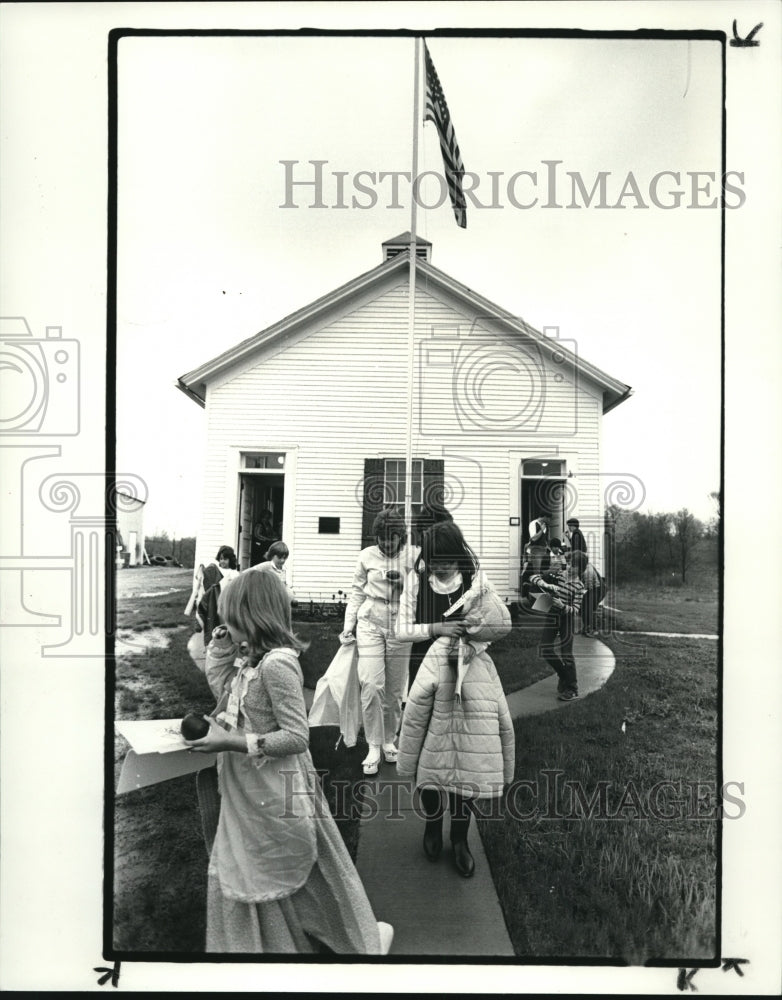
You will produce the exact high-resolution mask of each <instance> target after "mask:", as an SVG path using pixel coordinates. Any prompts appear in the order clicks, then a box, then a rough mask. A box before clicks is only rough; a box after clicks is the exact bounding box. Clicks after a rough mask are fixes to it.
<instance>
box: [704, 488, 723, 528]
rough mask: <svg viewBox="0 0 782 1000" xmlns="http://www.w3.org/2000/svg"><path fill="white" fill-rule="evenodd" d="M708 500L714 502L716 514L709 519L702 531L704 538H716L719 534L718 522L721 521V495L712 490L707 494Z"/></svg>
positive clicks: (717, 491)
mask: <svg viewBox="0 0 782 1000" xmlns="http://www.w3.org/2000/svg"><path fill="white" fill-rule="evenodd" d="M709 499H710V500H713V501H714V506H715V507H716V512H715V514H714V517H711V518H709V520H708V522H707V524H706V528H705V531H704V537H705V538H717V536H718V535H719V533H720V522H721V521H722V493H721V492H720V491H719V490H714V491H713V492H711V493H709Z"/></svg>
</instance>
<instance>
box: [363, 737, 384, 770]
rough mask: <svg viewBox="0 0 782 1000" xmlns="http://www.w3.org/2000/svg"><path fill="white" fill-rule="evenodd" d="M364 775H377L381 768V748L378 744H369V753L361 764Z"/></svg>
mask: <svg viewBox="0 0 782 1000" xmlns="http://www.w3.org/2000/svg"><path fill="white" fill-rule="evenodd" d="M361 766H362V767H363V768H364V774H377V771H378V768H379V767H380V747H379V746H378V744H377V743H370V744H369V753H368V754H367V755H366V757H365V758H364V759H363V761H362V762H361Z"/></svg>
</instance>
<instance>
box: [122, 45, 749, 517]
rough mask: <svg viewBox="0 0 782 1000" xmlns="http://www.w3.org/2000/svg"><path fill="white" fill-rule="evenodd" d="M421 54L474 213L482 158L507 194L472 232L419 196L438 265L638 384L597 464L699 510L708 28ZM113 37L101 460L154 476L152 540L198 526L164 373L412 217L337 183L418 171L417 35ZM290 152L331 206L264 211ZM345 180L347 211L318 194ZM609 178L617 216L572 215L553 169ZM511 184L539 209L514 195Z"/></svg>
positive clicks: (704, 423)
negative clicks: (111, 377)
mask: <svg viewBox="0 0 782 1000" xmlns="http://www.w3.org/2000/svg"><path fill="white" fill-rule="evenodd" d="M429 48H430V52H431V55H432V58H433V60H434V62H435V65H436V67H437V70H438V73H439V76H440V80H441V83H442V85H443V89H444V91H445V95H446V98H447V101H448V104H449V108H450V111H451V115H452V119H453V122H454V125H455V129H456V134H457V137H458V141H459V144H460V147H461V151H462V156H463V160H464V164H465V167H466V169H467V170H468V171H472V172H474V173H475V174H477V175H478V177H479V187H478V189H477V190H476V197H477V198H478V200H479V201H480V202H481V203H482V204H486V205H488V204H491V202H492V197H491V183H492V182H491V178H490V172H494V173H495V174H499V175H500V176H499V177H498V180H497V185H498V187H497V195H496V197H495V198H494V202H495V203H497V204H499V205H501V206H502V207H499V208H489V207H486V208H477V207H474V206H472V205H471V204H469V203H468V224H467V229H466V230H461V229H459V228H458V227H457V226H456V224H455V221H454V218H453V215H452V212H451V209H450V206H449V204H448V203H446V204H444V205H442V206H441V207H433V208H431V209H429V210H421V209H419V213H418V227H417V228H418V232H419V234H421V235H422V236H424V237H425V238H427V239H428V240H430V241H431V242H432V243H433V257H432V262H433V263H434V264H435V265H436V266H437V267H439V268H441V269H442V270H444V271H446V272H447V273H449V274H451V275H453V276H454V277H455V278H457V279H458V280H459V281H461V282H463V283H465V284H467V285H468V286H470V287H471V288H473V289H475V290H476V291H478V292H479V293H481V294H483V295H485V296H486V297H488V298H489V299H491V300H493V301H495V302H496V303H498V304H499V305H501V306H503V307H504V308H506V309H508V310H510V311H511V312H513V313H514V314H516V315H518V316H521V317H523V318H524V319H525V320H526V321H527V322H529V323H531V324H532V325H533V326H535V327H537V328H538V329H542V328H543V327H544V326H546V327H550V326H555V327H559V330H560V335H561V336H562V337H563V338H565V339H566V340H572V341H575V343H576V345H577V350H578V353H579V354H580V355H581V356H583V357H584V358H586V359H587V360H588V361H590V362H592V363H593V364H595V365H597V366H599V367H600V368H602V369H603V370H604V371H606V372H608V373H609V374H610V375H612V376H614V377H615V378H617V379H620V380H621V381H623V382H626V383H628V384H629V385H631V386H632V387H633V390H634V395H633V397H632V398H631V399H630V400H629V401H627V402H625V403H624V404H622V405H621V406H620V407H619V408H617V409H616V410H614V411H613V412H611V413H610V414H608V415H607V416H606V418H605V421H604V437H603V455H602V464H603V470H604V471H605V472H607V473H613V474H617V475H621V474H631V475H634V476H637V477H638V478H639V479H640V480H642V482H643V484H644V488H645V491H646V501H645V506H644V509H647V510H648V509H653V510H675V509H678V508H679V507H682V506H687V507H689V508H690V509H691V510H692V511H693V512H694V513H695V514H696V515H697V516H699V517H701V518H704V519H706V518H708V517H710V516H711V515H712V513H713V504H712V503H711V501H710V500H709V493H710V491H712V490H716V489H717V488H718V486H719V459H720V456H719V423H720V212H719V209H718V208H717V207H716V199H717V196H718V193H719V176H720V171H721V159H720V157H721V131H720V129H721V113H722V80H721V51H720V47H719V45H718V43H717V42H707V41H699V42H690V41H686V40H681V41H676V40H673V41H668V40H666V41H662V40H653V41H637V40H619V39H610V40H608V39H599V40H598V39H578V40H574V39H538V38H536V39H532V38H516V39H477V38H465V39H451V38H432V39H430V41H429ZM119 52H120V55H119V227H118V254H119V284H118V328H117V337H118V379H117V408H118V417H117V433H118V460H117V468H118V470H125V471H130V472H134V473H137V474H139V475H141V476H143V477H144V479H145V480H146V481H147V483H148V486H149V501H148V505H147V518H146V521H145V529H146V531H147V533H153V532H155V531H157V530H159V529H166V530H167V531H168V532H169V534H172V535H173V534H176V535H177V536H182V535H187V534H195V533H196V532H197V529H198V524H199V516H200V489H201V474H200V470H201V464H202V456H203V437H204V433H205V421H204V413H203V410H201V409H200V408H199V407H198V406H197V405H196V404H195V403H193V402H192V401H191V400H189V399H188V398H186V397H185V396H184V395H183V394H182V393H180V392H179V391H178V390H177V389H176V388H175V387H174V385H175V381H176V379H177V377H178V376H180V375H182V374H184V373H186V372H188V371H190V370H192V369H193V368H195V367H197V366H199V365H200V364H202V363H203V362H205V361H207V360H209V359H210V358H212V357H214V356H215V355H217V354H219V353H220V352H222V351H223V350H225V349H227V348H229V347H231V346H232V345H233V344H235V343H237V342H238V341H240V340H242V339H244V338H246V337H248V336H251V335H252V334H254V333H256V332H257V331H259V330H261V329H263V328H264V327H266V326H268V325H269V324H271V323H273V322H274V321H276V320H278V319H280V318H282V317H283V316H285V315H287V314H288V313H290V312H292V311H293V310H295V309H298V308H300V307H301V306H304V305H306V304H307V303H308V302H310V301H312V300H313V299H315V298H317V297H318V296H320V295H323V294H325V293H327V292H329V291H330V290H331V289H333V288H335V287H337V286H338V285H339V284H341V283H343V282H345V281H347V280H349V279H351V278H352V277H354V276H356V275H357V274H360V273H362V272H363V271H366V270H368V269H369V268H371V267H373V266H375V265H376V264H378V263H379V262H380V260H381V251H380V244H381V242H382V241H383V240H384V239H387V238H389V237H391V236H394V235H396V234H398V233H400V232H402V231H403V230H405V229H407V228H409V223H410V214H409V205H410V195H409V186H408V185H407V184H406V183H404V182H401V183H400V187H399V196H398V200H397V204H398V205H400V206H401V207H390V206H392V205H393V204H394V200H393V197H392V189H391V182H390V180H389V179H386V180H385V181H382V182H381V181H379V180H378V181H376V183H375V184H374V185H373V184H372V183H371V182H369V181H368V179H367V178H366V176H365V177H364V179H363V183H364V185H365V186H369V187H374V190H375V192H376V195H377V202H376V204H375V205H374V206H373V207H370V208H358V207H356V208H354V207H351V201H352V198H353V196H354V195H355V196H356V197H357V199H358V201H359V202H360V203H361V204H367V203H368V202H369V201H370V198H369V196H367V195H365V194H363V193H362V192H361V191H359V190H358V189H357V188H356V187H355V181H354V176H355V174H357V173H358V172H359V171H362V170H363V171H370V172H374V173H375V174H376V175H377V174H378V173H379V172H381V171H409V170H410V164H411V145H412V139H411V137H412V100H413V41H412V40H411V39H407V38H327V37H319V38H302V39H298V38H270V37H243V38H124V39H123V40H122V41H121V43H120V48H119ZM421 135H422V140H421V149H420V161H419V172H422V171H425V170H434V171H441V170H442V161H441V157H440V152H439V147H438V143H437V137H436V133H435V130H434V126H433V125H431V124H428V125H427V126H426V127H425V128H424V129H423V131H422V133H421ZM282 160H297V161H299V164H298V165H297V166H296V167H295V168H293V169H294V171H295V173H294V179H297V180H298V179H302V180H304V179H311V178H312V177H313V176H314V168H313V167H312V166H310V165H309V164H308V161H310V160H325V161H327V162H326V164H325V166H324V167H323V181H324V183H323V200H324V201H325V203H326V205H327V206H330V207H327V208H312V207H309V206H310V205H311V204H312V201H313V195H312V189H311V188H304V187H300V188H295V189H294V190H293V195H292V200H293V202H294V203H296V204H297V205H298V206H299V207H298V208H292V207H281V206H283V205H284V203H285V201H286V190H285V177H286V171H285V167H284V166H283V165H282V164H281V163H280V161H282ZM544 161H561V162H560V163H559V164H558V165H557V166H556V168H553V167H552V168H549V167H547V166H546V165H545V163H544ZM549 169H556V181H557V188H556V193H554V192H552V190H551V188H550V184H549V180H548V171H549ZM339 171H343V172H346V176H345V179H344V182H343V183H344V191H345V194H344V198H343V201H344V203H345V204H347V205H348V207H347V208H334V207H331V206H333V205H335V204H336V203H338V202H339V194H338V189H337V181H336V179H335V177H334V172H339ZM519 171H530V172H536V173H537V182H534V181H533V179H532V178H530V177H520V178H519V179H518V180H517V182H516V185H515V187H512V188H511V190H510V191H509V190H508V179H509V178H510V177H511V176H512V175H513V174H516V173H517V172H519ZM601 171H603V172H607V174H608V176H607V178H606V181H605V183H606V192H607V196H606V204H607V205H608V206H609V207H608V208H603V209H599V208H596V207H595V204H596V203H593V205H592V206H591V207H589V208H572V207H567V206H569V205H570V204H571V202H572V197H573V196H572V181H571V179H570V176H569V174H572V173H578V174H579V175H580V177H581V178H582V181H583V183H584V185H585V186H586V190H587V191H589V190H590V189H591V188H592V186H593V184H594V183H595V180H596V178H597V177H598V175H599V173H600V172H601ZM663 171H672V172H673V173H674V174H678V175H679V182H678V183H677V181H676V179H675V178H674V177H671V176H669V175H664V176H662V177H660V178H659V179H658V180H657V182H656V184H657V187H656V189H655V187H654V185H655V181H654V178H655V176H656V175H659V174H660V173H661V172H663ZM629 172H632V175H633V178H634V179H635V182H636V184H637V188H634V187H633V185H632V182H630V185H629V186H628V185H627V175H628V173H629ZM693 172H702V173H703V174H708V173H711V174H712V175H714V176H715V177H716V178H717V180H716V181H710V180H709V178H708V177H705V176H703V177H701V178H700V179H699V180H697V181H693V178H692V176H691V174H692V173H693ZM733 184H734V185H735V186H736V187H737V188H739V189H740V188H741V182H740V181H738V180H736V179H734V180H733ZM694 186H698V187H700V188H701V190H700V192H694V190H693V188H694ZM650 188H651V189H652V190H650ZM677 190H678V191H681V192H682V194H681V196H680V197H679V202H680V203H679V205H678V207H670V208H664V207H660V206H662V205H667V206H675V205H676V201H677V198H676V196H675V195H674V192H675V191H677ZM623 191H624V193H625V196H624V197H623V198H622V199H621V201H620V195H622V193H623ZM636 191H637V194H636ZM438 194H439V186H438V185H436V184H434V182H430V183H428V184H427V185H425V186H424V187H423V188H422V198H423V200H425V201H427V202H430V201H431V202H434V201H436V200H437V197H438ZM639 196H640V199H641V200H640V202H639ZM513 197H515V199H516V200H517V202H519V203H521V204H527V203H531V202H532V201H533V200H534V199H535V197H537V198H538V202H537V204H536V205H534V206H533V207H531V208H528V209H524V208H518V207H516V206H514V204H513V200H512V199H513ZM654 197H656V199H657V201H658V202H659V205H657V204H655V202H654ZM740 198H741V194H734V195H732V196H731V198H730V201H731V203H732V204H737V203H738V202H739V201H740ZM288 200H289V201H290V200H291V199H290V198H289V199H288ZM617 202H619V204H620V205H623V206H624V207H616V206H617ZM546 203H550V204H556V205H558V206H562V207H543V206H544V204H546ZM579 203H583V199H579ZM639 204H643V205H644V206H646V207H639ZM701 205H702V206H705V207H697V206H701Z"/></svg>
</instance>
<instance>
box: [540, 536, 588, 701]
mask: <svg viewBox="0 0 782 1000" xmlns="http://www.w3.org/2000/svg"><path fill="white" fill-rule="evenodd" d="M586 562H587V557H586V555H585V554H584V553H583V552H581V551H574V552H573V554H572V555H571V557H570V565H569V566H568V568H567V570H566V571H565V572H564V573H544V574H542V575H537V576H533V577H532V579H531V581H530V582H531V583H532V584H533V586H537V587H540V588H541V590H544V591H546V592H547V593H550V594H551V595H552V596H553V598H554V601H553V604H552V606H551V610H550V611H549V613H548V615H547V616H546V622H545V624H544V626H543V633H542V635H541V637H540V644H541V653H542V654H543V659H544V660H545V661H546V663H548V664H549V666H551V667H553V668H554V670H555V671H556V672H557V676H558V677H559V683H558V684H557V698H558V699H559V700H560V701H573V699H574V698H578V678H577V676H576V661H575V659H574V658H573V633H574V631H575V627H576V624H575V623H576V615H577V614H578V613H579V608H580V607H581V600H582V598H583V596H584V591H585V588H584V584H583V583H582V582H581V574H582V573H583V572H584V567H585V566H586ZM557 638H559V648H557V646H556V642H557Z"/></svg>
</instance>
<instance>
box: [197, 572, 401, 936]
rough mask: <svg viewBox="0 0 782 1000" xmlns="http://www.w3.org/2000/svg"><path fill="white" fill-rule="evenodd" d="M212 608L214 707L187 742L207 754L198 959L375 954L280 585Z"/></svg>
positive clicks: (236, 592) (273, 579) (243, 578)
mask: <svg viewBox="0 0 782 1000" xmlns="http://www.w3.org/2000/svg"><path fill="white" fill-rule="evenodd" d="M219 610H220V615H221V617H222V619H223V621H224V622H225V623H226V624H225V626H218V627H217V628H216V629H215V632H214V634H213V638H212V642H211V644H210V646H209V648H208V650H207V657H206V677H207V680H208V682H209V685H210V687H211V689H212V691H213V693H214V694H215V696H216V697H217V706H216V708H215V711H214V718H209V717H206V718H208V721H209V732H208V733H207V735H206V736H205V737H204V738H203V739H200V740H193V741H190V746H191V747H192V749H193V750H194V751H196V752H205V753H214V752H218V753H219V756H218V764H217V767H218V775H219V788H220V817H219V821H218V825H217V833H216V836H215V839H214V844H213V846H212V851H211V856H210V859H209V869H208V882H207V915H206V950H207V952H239V953H259V952H263V953H267V952H268V953H275V954H277V953H300V952H318V951H321V950H323V948H322V946H325V948H327V949H330V950H331V951H333V952H337V953H339V954H350V953H354V954H368V955H377V954H382V953H384V952H385V951H387V950H388V947H390V936H391V935H392V934H393V931H392V929H391V928H390V926H389V925H388V924H383V925H379V924H378V923H377V921H376V920H375V916H374V914H373V912H372V907H371V906H370V903H369V900H368V899H367V896H366V893H365V891H364V887H363V885H362V884H361V880H360V879H359V877H358V873H357V872H356V869H355V867H354V865H353V862H352V861H351V859H350V855H349V854H348V852H347V848H346V847H345V845H344V843H343V841H342V837H341V836H340V833H339V831H338V829H337V826H336V824H335V822H334V820H333V818H332V816H331V814H330V812H329V808H328V805H327V803H326V801H325V798H324V796H323V793H322V791H321V787H320V783H319V781H318V776H317V773H316V771H315V768H314V766H313V763H312V758H311V756H310V753H309V749H308V744H309V727H308V725H307V712H306V708H305V704H304V693H303V687H302V674H301V668H300V667H299V661H298V654H299V651H300V650H301V649H302V648H304V647H303V645H302V643H301V642H300V641H299V640H298V639H297V638H296V636H295V635H294V634H293V633H292V631H291V618H290V601H289V599H288V595H287V592H286V590H285V587H284V585H283V583H282V581H281V580H280V579H279V578H278V577H277V576H276V575H275V574H271V573H242V574H241V575H240V576H238V577H237V578H236V579H235V580H233V581H232V582H231V583H230V584H228V585H226V587H225V588H224V589H223V592H222V594H221V596H220V606H219ZM226 626H227V627H226ZM243 643H246V650H247V652H246V655H239V653H240V646H241V645H242V644H243ZM381 935H382V937H383V938H384V939H385V940H384V941H381Z"/></svg>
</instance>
